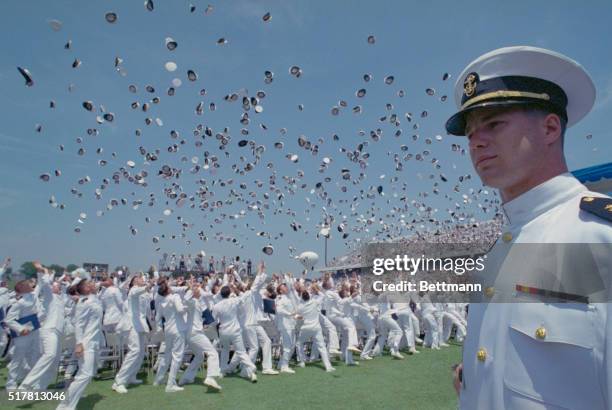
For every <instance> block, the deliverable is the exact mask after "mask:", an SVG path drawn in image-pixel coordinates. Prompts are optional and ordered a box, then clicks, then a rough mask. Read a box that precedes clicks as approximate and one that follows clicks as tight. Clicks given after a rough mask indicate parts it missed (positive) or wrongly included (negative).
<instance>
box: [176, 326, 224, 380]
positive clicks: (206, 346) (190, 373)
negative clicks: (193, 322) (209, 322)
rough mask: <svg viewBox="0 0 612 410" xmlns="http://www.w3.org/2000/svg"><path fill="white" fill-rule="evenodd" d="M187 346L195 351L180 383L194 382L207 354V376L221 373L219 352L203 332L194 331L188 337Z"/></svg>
mask: <svg viewBox="0 0 612 410" xmlns="http://www.w3.org/2000/svg"><path fill="white" fill-rule="evenodd" d="M187 346H188V347H189V349H190V350H191V351H192V353H193V359H192V360H191V363H189V366H188V367H187V370H185V372H184V373H183V376H182V377H181V381H180V384H187V383H193V381H194V380H195V377H196V373H197V372H198V369H199V368H200V366H201V365H202V362H203V361H204V355H206V367H207V370H206V377H217V376H219V375H221V369H220V368H219V353H217V349H215V348H214V346H213V345H212V343H211V342H210V340H208V338H207V337H206V335H205V334H204V333H203V332H201V333H200V332H192V333H191V334H190V335H189V337H188V338H187Z"/></svg>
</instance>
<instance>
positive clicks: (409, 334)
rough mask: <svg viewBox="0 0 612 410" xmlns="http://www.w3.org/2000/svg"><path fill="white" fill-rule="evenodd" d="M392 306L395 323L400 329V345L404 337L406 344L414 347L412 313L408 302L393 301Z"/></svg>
mask: <svg viewBox="0 0 612 410" xmlns="http://www.w3.org/2000/svg"><path fill="white" fill-rule="evenodd" d="M393 307H394V308H395V309H396V311H397V324H398V325H399V327H400V329H402V341H400V346H402V343H403V341H404V339H405V340H406V345H408V347H409V348H410V349H411V350H412V349H414V348H415V336H414V327H413V326H412V316H413V314H412V309H411V308H410V304H409V303H406V302H397V303H393Z"/></svg>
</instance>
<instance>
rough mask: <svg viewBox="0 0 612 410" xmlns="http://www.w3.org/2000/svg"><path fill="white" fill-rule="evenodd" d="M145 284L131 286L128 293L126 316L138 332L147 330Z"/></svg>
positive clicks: (147, 305)
mask: <svg viewBox="0 0 612 410" xmlns="http://www.w3.org/2000/svg"><path fill="white" fill-rule="evenodd" d="M146 290H147V288H146V287H145V286H132V289H130V292H129V293H128V316H129V319H130V324H131V326H132V327H133V328H134V330H135V331H136V332H138V333H142V332H144V333H147V332H149V330H150V329H149V326H148V324H147V310H148V309H149V296H148V295H147V293H146Z"/></svg>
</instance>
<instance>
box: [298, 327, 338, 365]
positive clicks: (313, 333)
mask: <svg viewBox="0 0 612 410" xmlns="http://www.w3.org/2000/svg"><path fill="white" fill-rule="evenodd" d="M310 339H312V350H314V349H315V348H316V349H317V350H318V351H319V354H320V355H321V359H322V360H323V365H324V366H325V369H326V370H327V369H330V368H331V367H332V365H331V362H330V361H329V354H328V353H327V348H326V347H325V340H324V339H323V331H322V330H321V327H318V328H317V327H302V328H301V329H300V334H299V336H298V340H297V355H298V360H299V361H300V362H305V361H306V357H305V355H304V343H305V342H306V341H308V340H310Z"/></svg>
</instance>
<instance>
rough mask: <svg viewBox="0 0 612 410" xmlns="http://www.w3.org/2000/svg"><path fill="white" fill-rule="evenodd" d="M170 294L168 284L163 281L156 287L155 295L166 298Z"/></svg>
mask: <svg viewBox="0 0 612 410" xmlns="http://www.w3.org/2000/svg"><path fill="white" fill-rule="evenodd" d="M168 293H170V286H168V282H166V281H163V282H160V284H159V285H158V286H157V294H158V295H159V296H166V295H168Z"/></svg>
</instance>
